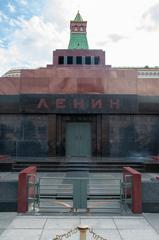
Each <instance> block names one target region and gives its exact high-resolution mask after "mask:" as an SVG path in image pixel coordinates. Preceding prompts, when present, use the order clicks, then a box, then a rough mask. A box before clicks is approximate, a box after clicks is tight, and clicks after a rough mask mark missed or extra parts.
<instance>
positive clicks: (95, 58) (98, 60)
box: [94, 56, 100, 65]
mask: <svg viewBox="0 0 159 240" xmlns="http://www.w3.org/2000/svg"><path fill="white" fill-rule="evenodd" d="M99 63H100V57H99V56H95V57H94V64H96V65H98V64H99Z"/></svg>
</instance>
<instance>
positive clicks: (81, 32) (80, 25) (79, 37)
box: [68, 11, 89, 49]
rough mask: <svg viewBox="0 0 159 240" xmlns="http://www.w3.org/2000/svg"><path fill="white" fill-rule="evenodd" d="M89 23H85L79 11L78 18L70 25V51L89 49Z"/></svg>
mask: <svg viewBox="0 0 159 240" xmlns="http://www.w3.org/2000/svg"><path fill="white" fill-rule="evenodd" d="M86 28H87V22H86V21H83V19H82V17H81V14H80V13H79V11H78V12H77V14H76V17H75V19H74V20H73V21H71V23H70V29H71V33H70V42H69V45H68V49H88V48H89V46H88V41H87V33H86Z"/></svg>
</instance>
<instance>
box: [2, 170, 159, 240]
mask: <svg viewBox="0 0 159 240" xmlns="http://www.w3.org/2000/svg"><path fill="white" fill-rule="evenodd" d="M61 175H62V176H63V177H64V176H65V174H61V173H38V176H39V177H41V176H47V177H48V176H49V177H51V176H61ZM98 175H99V174H94V173H92V174H91V175H90V177H97V176H98ZM156 175H158V174H153V173H144V174H142V179H143V180H148V179H150V178H153V177H155V176H156ZM100 176H103V177H111V178H122V174H121V173H107V174H100ZM0 178H1V179H17V178H18V174H17V173H9V172H8V173H0ZM80 224H87V225H88V226H89V227H92V228H93V229H94V232H95V233H97V234H99V235H100V236H102V237H103V238H105V239H107V240H159V214H152V213H144V214H142V215H137V216H134V215H131V216H120V215H119V216H115V215H114V216H112V215H109V216H108V215H102V216H100V217H97V216H88V215H87V216H84V215H82V216H43V215H40V213H37V215H35V216H22V215H18V214H17V213H2V212H1V213H0V240H51V239H53V238H54V237H55V236H56V235H57V234H63V233H65V232H67V231H69V230H70V229H71V228H73V227H76V226H78V225H80ZM64 239H66V238H64ZM70 239H71V240H76V239H79V233H76V234H75V235H73V236H72V237H71V238H70ZM87 239H88V240H90V239H93V237H92V235H91V234H90V233H88V237H87Z"/></svg>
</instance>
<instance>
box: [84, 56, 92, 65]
mask: <svg viewBox="0 0 159 240" xmlns="http://www.w3.org/2000/svg"><path fill="white" fill-rule="evenodd" d="M85 64H87V65H90V64H91V57H89V56H86V57H85Z"/></svg>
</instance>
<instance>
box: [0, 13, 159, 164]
mask: <svg viewBox="0 0 159 240" xmlns="http://www.w3.org/2000/svg"><path fill="white" fill-rule="evenodd" d="M39 51H40V49H39ZM158 114H159V68H157V67H155V68H150V67H148V66H145V67H141V68H138V67H112V66H111V65H107V62H106V57H105V52H104V51H103V50H101V49H89V44H88V41H87V22H86V21H84V20H83V19H82V17H81V15H80V13H79V12H78V13H77V15H76V17H75V19H74V20H73V21H71V22H70V40H69V44H68V48H67V49H57V50H55V51H53V63H51V64H48V65H47V66H46V67H40V68H37V69H21V70H10V71H8V72H7V73H5V74H4V75H3V76H2V77H0V136H1V137H0V154H1V155H5V156H8V157H9V158H10V159H14V160H15V159H17V160H18V161H17V162H16V165H17V167H18V164H21V163H22V162H23V161H26V159H32V161H34V160H36V161H37V159H39V161H41V162H42V161H45V160H46V161H48V159H50V160H49V161H50V164H51V161H55V159H57V161H58V159H59V161H60V159H65V161H67V159H70V158H72V157H75V158H76V157H77V158H81V159H82V158H89V159H91V160H92V161H96V164H98V160H99V161H101V159H102V161H103V163H104V162H105V163H106V162H107V161H108V162H109V163H111V162H113V161H115V159H122V161H123V162H124V161H125V163H126V162H130V163H132V164H133V163H135V162H143V161H146V160H145V159H149V160H150V159H153V156H157V155H158V153H159V115H158ZM42 159H43V160H42ZM51 159H54V160H51ZM93 159H95V160H93ZM68 161H69V160H68ZM153 161H155V160H153ZM56 164H58V163H57V162H56ZM19 166H20V165H19Z"/></svg>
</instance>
